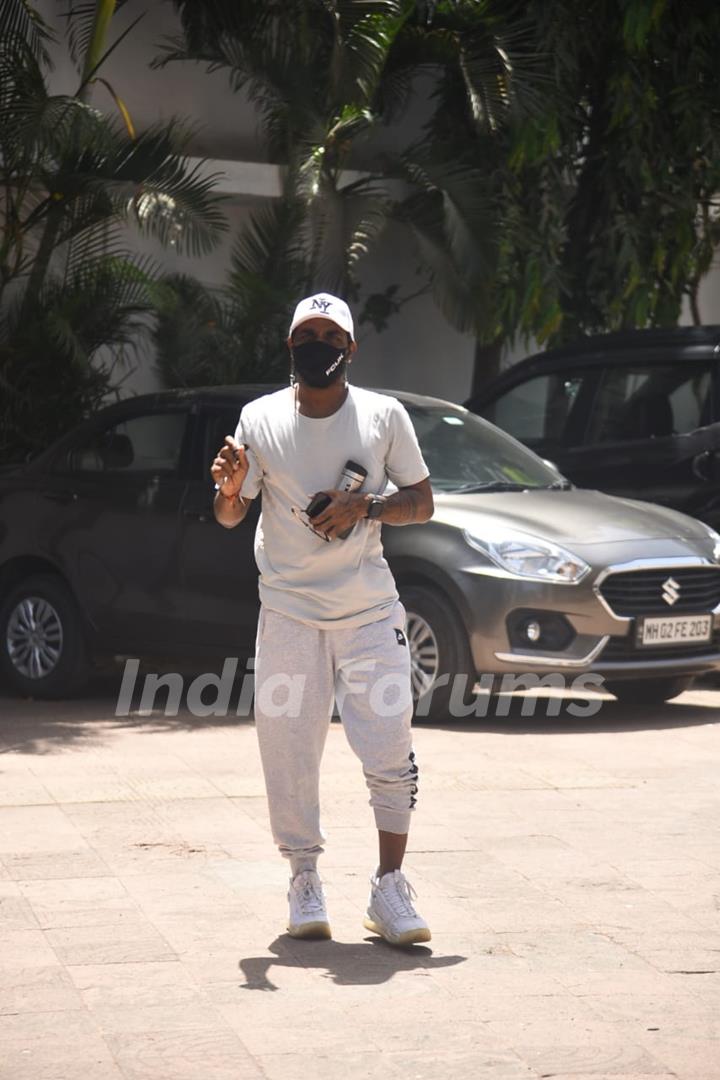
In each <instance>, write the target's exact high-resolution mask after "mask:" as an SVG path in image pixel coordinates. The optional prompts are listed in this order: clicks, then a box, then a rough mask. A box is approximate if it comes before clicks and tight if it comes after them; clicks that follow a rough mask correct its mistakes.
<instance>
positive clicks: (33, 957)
mask: <svg viewBox="0 0 720 1080" xmlns="http://www.w3.org/2000/svg"><path fill="white" fill-rule="evenodd" d="M58 963H59V960H58V958H57V955H56V953H55V950H54V949H53V948H52V946H51V945H50V942H49V941H48V940H47V938H46V937H45V934H44V933H43V931H42V930H40V929H35V930H2V929H1V928H0V978H2V977H3V976H4V977H6V978H8V979H11V978H13V974H12V972H13V971H17V970H18V969H22V968H26V967H50V966H54V965H55V964H58ZM8 972H10V974H8Z"/></svg>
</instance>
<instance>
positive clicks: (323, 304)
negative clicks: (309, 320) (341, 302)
mask: <svg viewBox="0 0 720 1080" xmlns="http://www.w3.org/2000/svg"><path fill="white" fill-rule="evenodd" d="M310 307H311V310H313V311H314V310H315V308H319V309H320V311H322V312H323V314H324V313H325V312H326V311H327V309H328V308H329V307H330V301H329V300H319V299H318V298H317V297H315V299H314V300H313V302H312V304H311V305H310Z"/></svg>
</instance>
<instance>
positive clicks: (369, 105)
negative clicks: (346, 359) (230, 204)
mask: <svg viewBox="0 0 720 1080" xmlns="http://www.w3.org/2000/svg"><path fill="white" fill-rule="evenodd" d="M174 2H175V6H176V8H177V9H178V10H179V12H180V16H181V22H182V30H183V34H182V36H181V37H180V38H178V39H175V40H171V41H168V42H167V43H166V46H165V51H164V54H163V55H162V56H161V57H160V58H159V59H158V61H157V63H159V64H167V63H172V62H178V61H186V60H194V61H196V62H204V63H206V64H207V65H208V67H209V69H218V68H222V69H224V70H226V71H227V72H228V74H229V78H230V82H231V86H232V87H233V88H234V89H235V90H240V89H243V90H245V91H246V92H247V93H248V95H249V97H250V99H251V100H252V101H253V102H254V104H255V106H256V108H257V110H258V114H259V117H260V121H261V128H262V132H263V135H264V138H265V143H266V151H267V154H268V156H269V158H270V160H272V161H275V162H276V163H278V164H280V165H282V166H283V173H284V193H283V199H282V206H277V207H274V208H272V209H270V210H263V211H262V212H261V213H260V214H259V215H256V216H255V218H254V219H253V220H252V221H251V223H250V225H249V227H248V229H247V230H246V231H245V232H244V233H243V234H241V235H240V236H239V237H238V238H237V242H236V246H235V252H234V258H233V267H232V271H231V276H230V282H229V287H228V289H226V290H223V292H222V293H221V294H215V295H214V296H212V297H211V296H210V294H208V293H207V292H206V291H205V292H204V293H203V297H204V301H203V303H201V304H200V306H201V307H207V309H208V310H210V308H211V307H212V305H213V304H215V305H217V304H220V305H221V307H222V311H223V313H224V316H223V318H222V319H221V320H219V319H217V318H215V319H211V320H209V321H210V322H213V323H214V324H215V327H216V328H217V330H218V339H219V338H220V337H221V336H222V335H221V331H220V327H221V326H222V328H223V330H222V333H223V334H224V333H225V332H226V331H227V330H228V329H229V328H230V327H232V326H234V327H235V331H236V333H235V338H234V340H235V343H236V346H237V347H236V348H235V349H234V355H235V362H234V367H233V370H234V372H235V377H236V378H240V377H241V376H242V375H243V374H244V373H245V372H246V371H247V370H249V367H256V366H258V364H259V362H261V363H260V366H262V367H264V368H266V369H267V368H268V365H269V367H270V370H272V367H273V364H277V365H281V366H284V363H285V361H284V358H282V354H278V353H277V344H276V342H277V341H279V340H282V331H283V330H284V326H285V323H286V320H287V314H288V311H289V308H290V306H291V303H292V301H293V299H295V298H296V297H297V295H298V292H301V291H303V290H308V291H309V290H310V289H315V288H326V289H328V290H331V291H338V292H341V293H343V294H344V295H347V296H350V297H352V298H355V299H357V296H358V280H357V272H356V271H357V267H358V264H359V262H360V260H361V259H362V258H363V257H364V256H365V255H366V254H367V252H368V251H369V250H370V249H371V248H372V247H373V246H374V245H375V244H376V243H377V242H378V240H379V238H380V236H381V235H382V233H383V230H384V228H385V226H386V225H387V224H388V222H389V221H400V222H402V223H403V224H404V225H405V226H406V227H407V228H408V229H410V230H411V232H412V234H413V235H414V236H415V238H416V241H417V247H418V260H419V262H420V264H421V266H422V267H423V271H424V274H425V280H426V282H427V284H426V285H421V287H420V291H425V289H427V288H430V287H431V288H432V289H433V291H434V292H435V295H436V298H437V300H438V302H439V303H440V306H441V307H442V309H443V310H444V311H445V313H446V314H447V316H448V318H449V319H450V321H452V322H453V323H454V324H455V325H456V326H459V327H460V328H461V329H464V330H471V331H473V332H474V333H476V334H477V335H478V336H482V335H483V334H487V333H488V328H489V327H493V330H492V334H493V335H494V325H495V323H494V319H493V318H492V315H491V313H492V307H493V296H494V293H493V288H492V285H493V270H494V267H495V265H496V261H497V250H498V246H499V244H500V243H501V231H500V230H499V228H498V227H497V225H498V207H499V205H500V202H501V191H500V189H499V186H498V182H497V168H496V166H497V164H498V163H499V162H500V160H501V158H502V153H503V152H506V149H507V139H508V136H507V128H508V126H509V123H510V120H511V118H512V117H514V116H515V115H516V113H517V112H518V111H521V112H522V111H524V113H527V112H528V111H531V110H532V109H537V108H538V97H539V95H540V94H541V92H542V87H540V88H539V89H538V90H537V91H535V92H533V86H534V83H533V79H535V77H536V76H537V75H538V71H539V64H538V60H537V57H536V56H535V55H534V53H533V50H532V41H531V39H530V37H529V34H528V27H527V20H526V19H525V17H524V16H522V17H520V16H518V13H517V10H516V8H517V5H510V7H509V8H507V10H506V9H505V8H503V9H499V10H500V11H501V13H500V14H495V12H494V6H493V5H492V4H490V3H489V2H488V0H439V2H437V3H418V2H414V0H282V2H281V0H266V2H264V3H263V4H257V3H255V2H254V0H211V2H208V3H204V4H197V3H194V2H192V0H174ZM506 7H507V6H506ZM419 77H420V78H421V79H424V81H425V84H426V85H427V84H430V85H431V86H432V88H433V89H432V93H431V94H430V95H429V100H426V101H425V102H424V103H423V104H422V105H421V104H420V103H421V101H422V98H421V95H420V94H418V93H417V92H416V90H417V83H418V78H419ZM411 104H412V105H413V106H414V108H415V110H416V112H417V111H418V109H420V108H422V109H424V110H425V131H424V135H423V140H422V141H420V142H418V143H417V144H416V145H414V146H410V147H404V148H403V147H402V146H400V147H398V150H397V151H396V152H394V153H392V154H388V153H385V154H379V153H378V152H377V151H375V150H374V149H373V141H372V136H373V134H374V133H375V132H376V131H377V130H378V129H379V128H380V127H381V126H382V125H384V124H387V123H388V122H392V121H394V122H395V123H396V125H397V126H396V130H399V121H400V120H401V119H402V117H403V116H404V115H405V113H406V110H407V108H408V106H409V105H411ZM469 145H470V146H471V147H472V152H469V150H468V147H469ZM350 168H353V169H355V170H356V175H355V176H354V178H353V179H352V180H349V179H348V170H349V169H350ZM358 169H360V170H361V175H359V176H358V175H357V170H358ZM389 181H394V185H393V186H392V187H391V186H390V184H389V183H388V182H389ZM398 183H401V184H402V185H404V188H405V190H406V191H407V196H406V197H405V198H402V199H398V198H397V194H396V190H395V189H397V187H398ZM391 190H392V192H393V193H392V194H391ZM181 288H184V289H186V288H187V283H184V284H182V285H181ZM195 295H196V296H197V295H198V294H197V293H196V294H195ZM413 295H415V294H413ZM408 298H409V297H404V298H403V297H402V290H400V289H399V287H398V286H397V285H395V286H391V287H390V289H388V290H387V292H386V293H385V294H380V295H373V296H370V297H368V298H367V299H366V304H365V307H364V309H363V312H362V314H361V321H362V320H363V319H364V320H366V321H369V322H372V323H374V324H375V325H376V327H378V328H380V327H382V326H383V325H384V323H385V322H386V320H387V318H388V317H389V316H391V315H392V314H393V313H394V312H395V311H397V310H398V308H399V307H400V306H401V305H402V302H403V299H404V300H407V299H408ZM182 310H183V306H182V305H181V304H180V303H178V302H176V303H175V304H174V305H171V306H170V307H169V308H168V309H166V317H165V321H164V322H162V321H161V333H160V334H159V337H158V345H159V350H160V365H161V369H162V370H164V372H165V374H166V377H168V378H171V379H180V381H183V380H184V379H190V380H193V379H197V378H202V379H207V378H208V377H209V376H210V369H209V368H208V365H207V363H206V362H202V363H199V361H198V353H197V350H195V349H193V348H188V349H187V350H186V357H187V365H186V367H185V369H184V370H183V371H181V370H180V367H179V366H178V357H177V351H176V349H175V345H176V343H177V342H178V341H179V340H180V338H181V337H182V338H183V339H184V340H185V341H187V340H188V338H187V335H186V334H185V335H181V334H180V333H179V332H177V331H175V332H173V330H172V321H173V319H174V318H176V317H177V313H179V312H181V311H182ZM216 314H217V309H216ZM238 319H239V321H238ZM266 326H270V328H271V329H272V328H275V327H276V328H277V330H278V333H279V335H280V336H279V337H278V336H274V334H273V333H271V334H267V333H264V332H263V327H266ZM204 327H205V330H207V329H208V328H207V323H205V324H204ZM211 336H212V335H211ZM231 337H232V335H231ZM203 340H204V342H205V353H206V354H207V353H208V348H207V346H208V340H209V339H208V337H207V334H206V333H203ZM224 340H225V339H224ZM170 342H173V347H174V351H173V354H172V355H170V354H168V353H167V346H168V344H169V343H170ZM241 344H242V347H240V345H241ZM217 345H218V347H219V352H220V354H221V355H222V356H224V355H225V354H224V351H223V348H222V345H221V344H220V341H219V340H218V343H217ZM201 351H202V350H201ZM276 358H277V359H276ZM221 367H222V372H223V377H226V376H227V364H226V362H225V360H222V361H221ZM277 370H278V373H279V370H281V367H280V366H279V367H278V369H277Z"/></svg>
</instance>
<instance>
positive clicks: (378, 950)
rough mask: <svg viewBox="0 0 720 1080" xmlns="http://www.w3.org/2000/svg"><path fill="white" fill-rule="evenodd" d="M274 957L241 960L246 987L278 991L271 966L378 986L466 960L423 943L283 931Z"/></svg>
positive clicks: (273, 949) (342, 982) (350, 983)
mask: <svg viewBox="0 0 720 1080" xmlns="http://www.w3.org/2000/svg"><path fill="white" fill-rule="evenodd" d="M268 949H269V950H270V952H271V953H274V956H272V957H271V956H249V957H246V958H245V959H244V960H241V961H240V964H239V967H240V970H241V971H242V973H243V975H244V976H245V982H244V983H243V984H242V986H241V989H243V990H279V989H280V987H279V986H276V985H275V983H273V982H271V980H270V979H269V978H268V971H269V970H270V968H271V967H292V968H298V967H306V968H322V969H324V974H323V978H327V979H332V981H333V982H334V983H335V984H336V985H337V986H356V985H377V984H379V983H383V982H387V981H388V980H389V979H391V978H392V977H393V975H394V974H395V972H397V971H413V970H414V969H415V968H427V969H428V970H432V969H433V968H442V967H450V966H453V965H455V964H460V963H463V962H464V961H465V960H467V957H466V956H438V957H435V956H433V954H432V950H431V949H428V948H426V947H425V946H422V945H412V946H407V947H405V948H398V947H396V946H392V945H388V944H387V942H385V941H383V940H382V938H377V937H372V938H366V939H365V941H364V942H357V941H355V942H349V943H345V942H342V941H335V940H332V941H323V940H320V941H318V940H311V939H306V940H298V939H296V938H292V937H290V935H289V934H281V935H280V936H279V937H276V938H275V940H274V941H271V942H270V945H269V946H268Z"/></svg>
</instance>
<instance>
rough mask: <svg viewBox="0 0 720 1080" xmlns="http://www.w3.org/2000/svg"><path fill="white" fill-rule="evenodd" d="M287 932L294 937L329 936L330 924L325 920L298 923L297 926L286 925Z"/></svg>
mask: <svg viewBox="0 0 720 1080" xmlns="http://www.w3.org/2000/svg"><path fill="white" fill-rule="evenodd" d="M287 932H288V934H289V935H290V937H294V938H325V939H327V938H331V937H332V931H331V929H330V924H329V923H326V922H307V923H299V924H298V925H297V926H288V928H287Z"/></svg>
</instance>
